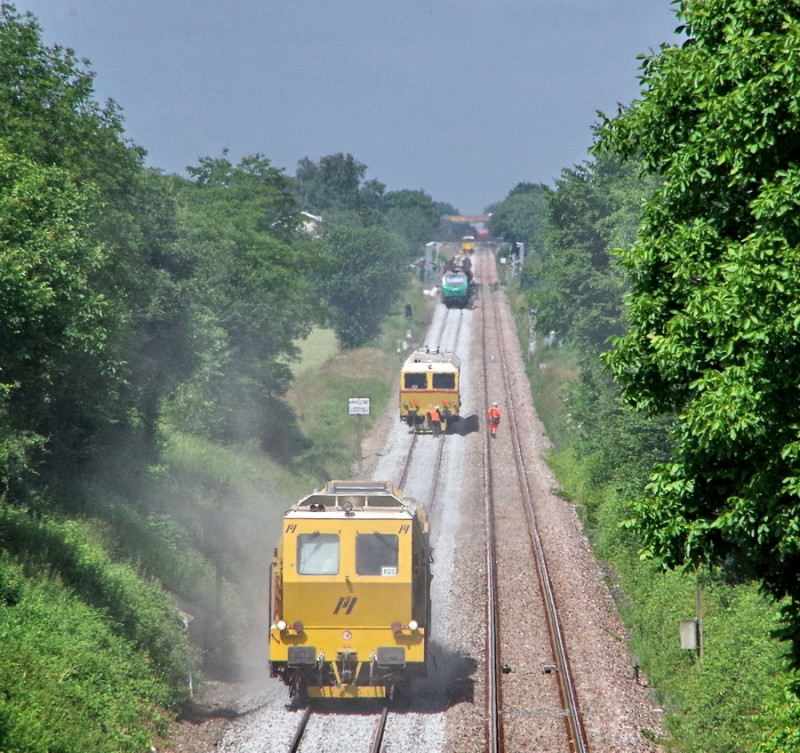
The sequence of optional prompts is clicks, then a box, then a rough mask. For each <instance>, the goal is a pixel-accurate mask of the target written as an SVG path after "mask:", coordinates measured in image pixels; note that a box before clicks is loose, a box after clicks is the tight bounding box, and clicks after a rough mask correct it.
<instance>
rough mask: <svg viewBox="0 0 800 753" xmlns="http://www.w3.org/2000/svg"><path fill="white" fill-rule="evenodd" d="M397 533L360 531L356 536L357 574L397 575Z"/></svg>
mask: <svg viewBox="0 0 800 753" xmlns="http://www.w3.org/2000/svg"><path fill="white" fill-rule="evenodd" d="M397 549H398V543H397V535H396V534H393V533H378V532H377V531H375V532H374V533H360V534H358V536H357V537H356V572H357V573H358V574H359V575H385V576H388V575H397Z"/></svg>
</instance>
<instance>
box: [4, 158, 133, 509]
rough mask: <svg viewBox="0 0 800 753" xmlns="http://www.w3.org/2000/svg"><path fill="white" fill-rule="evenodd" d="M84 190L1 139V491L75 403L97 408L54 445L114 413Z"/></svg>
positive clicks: (104, 309)
mask: <svg viewBox="0 0 800 753" xmlns="http://www.w3.org/2000/svg"><path fill="white" fill-rule="evenodd" d="M90 191H91V189H83V190H81V189H79V188H78V187H77V186H76V185H75V183H74V182H73V181H71V180H70V178H69V176H68V175H66V174H65V172H64V171H63V170H59V169H58V168H52V167H49V168H48V167H40V166H37V165H34V164H33V163H31V162H30V161H28V160H26V159H24V158H23V157H20V156H19V155H14V154H11V153H9V152H7V151H5V150H4V149H2V147H0V217H2V218H3V221H2V223H0V279H2V285H0V322H1V323H2V324H1V325H0V399H2V403H0V424H2V425H4V429H5V430H4V432H3V433H4V435H5V442H6V447H5V450H4V451H3V452H1V453H0V455H2V457H0V479H2V488H0V494H1V493H2V490H3V489H5V488H8V485H9V484H11V483H12V482H13V481H14V480H15V479H16V478H18V472H19V471H21V470H23V469H25V468H28V467H29V466H30V465H31V458H30V456H29V452H28V451H29V450H31V449H33V448H36V447H41V446H43V444H44V441H45V438H46V437H51V436H52V435H53V434H56V433H57V432H59V431H60V432H63V429H64V427H63V426H59V425H58V421H59V420H61V419H62V418H63V417H64V415H65V414H68V413H69V412H72V413H73V415H74V414H75V412H76V411H77V414H78V415H81V410H80V405H81V403H83V404H85V405H91V406H92V409H93V411H94V414H95V415H94V416H93V418H92V419H90V418H89V417H88V416H87V417H86V420H85V421H79V422H75V423H74V424H73V425H72V427H71V428H72V435H71V436H69V437H63V436H60V435H58V436H56V437H55V438H54V439H52V441H51V445H53V449H54V450H56V449H57V450H61V451H62V452H63V451H65V447H66V446H71V447H73V448H79V447H81V446H82V444H83V442H84V441H86V439H87V436H86V433H87V432H88V431H89V426H90V424H89V421H90V420H93V421H95V422H101V421H102V419H103V418H105V419H107V420H108V419H109V417H110V416H114V415H116V408H115V407H114V406H115V402H116V400H115V399H114V397H115V395H116V394H117V392H116V391H115V390H114V387H115V385H116V387H117V388H118V387H119V384H118V383H117V382H116V381H115V379H114V376H113V375H114V373H115V372H116V371H117V370H118V368H119V363H118V362H116V361H115V359H114V357H113V353H110V352H109V348H108V345H107V341H106V337H107V334H108V324H109V323H110V322H111V321H112V320H111V318H110V316H109V306H108V304H107V302H106V301H105V299H104V297H103V296H102V294H100V293H99V292H98V291H97V290H96V289H94V288H93V286H92V282H91V281H92V279H93V278H94V277H95V275H96V274H97V271H98V269H100V268H101V266H102V265H103V264H104V263H105V261H106V256H105V252H104V250H103V249H102V247H101V246H99V245H97V244H92V243H89V242H87V241H86V239H85V234H84V231H85V224H86V222H87V218H86V204H87V194H88V193H89V192H90ZM107 318H108V319H107ZM75 435H78V436H75ZM14 437H16V439H14Z"/></svg>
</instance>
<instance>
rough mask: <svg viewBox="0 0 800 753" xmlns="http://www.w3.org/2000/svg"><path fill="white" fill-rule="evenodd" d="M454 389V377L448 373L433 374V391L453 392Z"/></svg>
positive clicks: (451, 373)
mask: <svg viewBox="0 0 800 753" xmlns="http://www.w3.org/2000/svg"><path fill="white" fill-rule="evenodd" d="M455 388H456V375H455V374H454V373H453V372H450V373H444V374H443V373H441V372H439V373H437V372H434V373H433V389H435V390H454V389H455Z"/></svg>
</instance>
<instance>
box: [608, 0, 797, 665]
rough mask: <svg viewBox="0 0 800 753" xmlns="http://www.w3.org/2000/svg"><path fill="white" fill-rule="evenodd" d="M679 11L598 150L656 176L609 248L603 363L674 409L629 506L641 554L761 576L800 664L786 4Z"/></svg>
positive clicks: (791, 37)
mask: <svg viewBox="0 0 800 753" xmlns="http://www.w3.org/2000/svg"><path fill="white" fill-rule="evenodd" d="M679 17H680V18H681V19H682V20H684V21H685V32H686V35H687V39H686V41H685V42H684V43H683V44H682V46H676V45H671V46H664V47H662V49H661V50H660V52H659V53H658V54H655V55H652V56H650V57H648V58H646V59H645V60H644V62H643V64H642V84H643V92H642V98H641V100H640V101H638V102H634V103H633V104H632V105H631V106H630V107H629V108H627V109H625V110H622V111H620V112H619V113H618V114H617V116H616V117H615V118H613V119H607V120H606V121H605V123H604V124H603V126H602V128H601V132H600V138H599V141H598V149H600V150H601V151H604V150H608V151H612V152H616V153H618V154H620V155H622V156H623V157H628V158H630V157H636V158H637V159H641V160H642V163H643V165H644V168H645V169H646V170H647V171H648V172H650V173H653V174H662V175H663V178H664V184H663V187H662V188H661V189H660V190H659V191H658V192H657V194H656V195H655V196H654V198H653V199H652V201H650V202H649V204H648V205H647V207H646V209H645V212H644V215H643V220H642V226H641V236H640V239H639V240H638V241H637V242H636V243H634V244H633V245H632V246H631V247H630V248H628V249H627V250H625V251H624V253H623V254H622V261H623V264H624V266H625V268H626V271H627V273H628V276H629V279H630V281H631V284H632V290H631V293H630V296H629V298H628V319H629V323H630V330H629V332H628V333H627V334H626V335H625V336H624V337H621V338H619V339H618V340H617V341H616V343H615V347H614V350H613V351H612V352H611V353H609V354H608V355H607V363H608V364H609V366H610V367H611V368H612V370H613V373H614V375H615V377H616V379H617V380H619V381H620V383H621V384H622V385H623V389H624V394H625V396H626V398H627V400H628V401H630V402H631V403H632V404H634V405H637V406H638V407H640V408H641V409H643V410H646V411H650V412H654V413H663V412H669V411H675V412H676V413H677V414H678V415H679V420H678V427H677V430H676V437H675V438H676V443H677V449H676V453H675V456H674V458H673V459H672V460H671V461H670V462H668V463H664V464H661V465H659V466H657V468H656V470H655V473H654V475H653V477H652V481H651V483H650V485H649V487H648V496H647V497H646V498H645V499H643V500H640V501H639V502H638V503H637V506H636V517H637V520H638V526H639V529H640V531H641V533H642V535H643V536H644V540H645V551H646V552H647V553H650V554H653V555H655V556H658V557H661V558H663V561H664V563H665V564H666V565H667V566H670V567H677V566H686V567H695V566H701V565H706V564H711V565H715V564H724V563H726V562H727V563H730V562H736V563H737V565H738V566H739V567H740V568H742V570H743V571H744V572H746V573H749V574H750V575H752V576H755V577H757V578H759V579H760V580H761V583H762V584H763V587H764V589H765V590H766V591H767V592H768V593H769V594H771V595H772V596H774V597H775V598H776V599H782V598H785V599H786V602H785V606H784V608H783V615H784V618H785V620H786V626H787V630H786V633H785V634H786V636H788V637H789V638H791V641H792V643H791V656H792V660H793V663H794V665H795V666H800V580H798V578H797V573H798V572H799V571H800V211H798V201H797V196H798V195H800V144H799V143H798V140H797V133H798V131H800V108H798V106H797V94H796V92H797V86H798V82H800V69H798V66H797V64H796V63H797V61H798V60H800V7H799V6H798V5H797V3H796V2H793V0H771V1H770V2H763V0H683V2H681V3H680V4H679Z"/></svg>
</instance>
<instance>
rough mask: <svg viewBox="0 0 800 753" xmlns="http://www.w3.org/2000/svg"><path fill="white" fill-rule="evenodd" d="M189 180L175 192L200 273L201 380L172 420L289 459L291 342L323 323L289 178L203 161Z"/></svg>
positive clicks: (257, 167)
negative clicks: (251, 442) (285, 400)
mask: <svg viewBox="0 0 800 753" xmlns="http://www.w3.org/2000/svg"><path fill="white" fill-rule="evenodd" d="M189 174H190V175H191V176H192V177H191V180H180V179H176V181H175V182H176V190H177V194H178V200H179V205H180V225H181V235H182V241H181V243H182V245H183V246H184V248H185V252H186V254H187V255H190V256H191V257H192V259H193V265H194V268H195V269H194V272H193V275H192V280H191V293H190V296H191V301H192V303H191V306H192V311H193V319H192V329H193V334H194V337H195V341H196V342H197V343H198V344H199V347H198V361H197V370H196V371H195V373H194V375H193V378H191V379H189V380H187V384H185V385H183V387H182V389H181V390H180V394H179V397H178V400H179V402H180V401H181V400H182V401H183V403H182V406H181V407H180V408H178V407H177V406H176V405H175V404H173V407H172V415H173V416H178V415H180V419H179V420H180V421H182V422H186V421H189V423H190V424H191V427H192V428H193V429H194V430H201V431H203V432H205V433H209V434H211V435H214V436H219V437H220V438H225V439H236V438H245V437H257V438H258V439H260V440H261V441H262V443H263V445H264V446H265V448H267V449H269V450H270V451H273V452H276V453H278V452H279V451H280V450H282V449H286V450H287V451H288V449H289V446H290V445H291V442H288V441H285V440H286V439H287V435H288V423H289V418H288V417H287V416H286V415H285V410H284V408H283V407H282V405H281V398H282V397H283V396H284V394H285V393H286V390H287V389H288V386H289V384H290V380H291V371H290V369H289V365H288V364H289V362H290V361H291V359H292V358H294V357H295V356H296V354H297V346H296V345H295V342H296V341H297V340H300V339H302V338H304V337H305V336H306V335H307V334H308V332H309V330H310V328H311V325H312V324H313V323H314V322H315V321H317V320H318V318H319V316H320V314H319V311H320V309H319V305H318V302H317V300H316V296H315V294H314V291H313V283H312V277H313V273H314V271H315V269H316V268H317V267H318V266H319V264H320V261H319V253H318V252H317V251H316V250H315V248H314V247H313V245H312V244H310V243H309V242H308V241H304V240H302V239H301V236H300V235H299V233H298V232H297V227H298V225H299V223H300V216H299V215H298V214H297V212H296V205H295V202H294V199H293V197H292V195H291V193H290V192H289V185H290V180H289V178H287V176H286V175H285V174H284V173H283V171H281V170H279V169H277V168H274V167H272V166H271V165H270V163H269V161H268V160H267V159H265V158H264V157H263V156H261V155H253V156H249V157H245V158H244V159H242V160H241V161H240V162H239V164H238V165H233V164H231V163H230V162H229V161H228V159H227V158H226V157H225V156H223V157H221V158H216V159H212V158H204V159H203V160H201V162H200V166H199V167H196V168H191V169H190V170H189ZM290 241H291V242H290ZM189 396H191V398H190V397H189ZM278 416H281V417H282V420H280V421H279V420H277V417H278ZM190 417H192V418H191V420H190ZM282 438H283V441H282Z"/></svg>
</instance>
